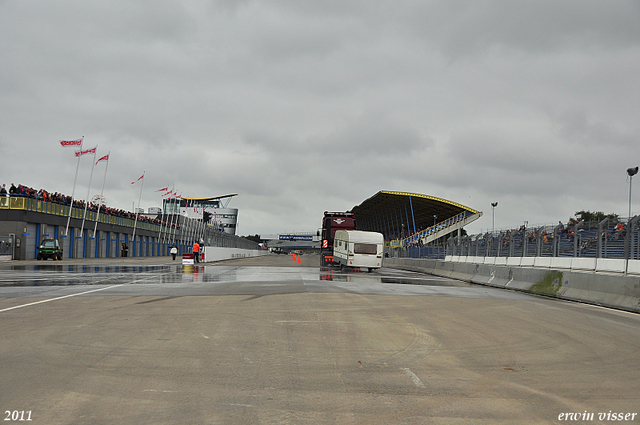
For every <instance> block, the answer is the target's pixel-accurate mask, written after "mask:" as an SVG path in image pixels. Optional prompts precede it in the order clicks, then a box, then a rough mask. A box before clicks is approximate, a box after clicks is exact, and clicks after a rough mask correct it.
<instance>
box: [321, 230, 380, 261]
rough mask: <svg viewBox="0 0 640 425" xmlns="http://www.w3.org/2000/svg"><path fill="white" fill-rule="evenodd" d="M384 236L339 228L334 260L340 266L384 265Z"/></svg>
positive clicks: (334, 245) (334, 244) (334, 247)
mask: <svg viewBox="0 0 640 425" xmlns="http://www.w3.org/2000/svg"><path fill="white" fill-rule="evenodd" d="M383 252H384V236H382V233H376V232H363V231H361V230H338V231H337V232H336V236H335V239H334V241H333V261H334V262H336V263H339V264H340V267H341V268H342V267H345V266H346V267H356V268H358V267H366V268H368V269H369V271H371V270H373V269H379V268H380V267H382V255H383Z"/></svg>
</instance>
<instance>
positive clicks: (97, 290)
mask: <svg viewBox="0 0 640 425" xmlns="http://www.w3.org/2000/svg"><path fill="white" fill-rule="evenodd" d="M143 280H147V279H138V280H134V281H133V282H128V283H120V284H118V285H111V286H105V287H104V288H98V289H92V290H91V291H84V292H78V293H76V294H69V295H63V296H61V297H56V298H49V299H47V300H41V301H35V302H32V303H28V304H21V305H15V306H13V307H9V308H5V309H2V310H0V313H3V312H5V311H9V310H15V309H18V308H22V307H29V306H32V305H37V304H42V303H48V302H49V301H57V300H62V299H64V298H71V297H76V296H78V295H86V294H90V293H92V292H99V291H105V290H107V289H113V288H117V287H118V286H124V285H130V284H132V283H136V282H142V281H143Z"/></svg>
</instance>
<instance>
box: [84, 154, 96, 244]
mask: <svg viewBox="0 0 640 425" xmlns="http://www.w3.org/2000/svg"><path fill="white" fill-rule="evenodd" d="M97 147H98V146H96V148H97ZM96 151H97V149H94V151H93V165H91V175H90V176H89V188H88V189H87V198H86V199H85V201H84V214H82V227H81V228H80V237H81V238H82V237H84V235H83V233H84V221H85V219H86V218H87V208H88V207H89V195H90V194H91V180H93V169H94V168H95V166H96Z"/></svg>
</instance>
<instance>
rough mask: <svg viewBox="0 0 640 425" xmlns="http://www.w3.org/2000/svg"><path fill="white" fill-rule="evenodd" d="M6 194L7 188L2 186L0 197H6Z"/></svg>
mask: <svg viewBox="0 0 640 425" xmlns="http://www.w3.org/2000/svg"><path fill="white" fill-rule="evenodd" d="M6 194H7V188H6V186H5V185H4V184H3V185H2V187H1V188H0V195H3V196H4V195H6Z"/></svg>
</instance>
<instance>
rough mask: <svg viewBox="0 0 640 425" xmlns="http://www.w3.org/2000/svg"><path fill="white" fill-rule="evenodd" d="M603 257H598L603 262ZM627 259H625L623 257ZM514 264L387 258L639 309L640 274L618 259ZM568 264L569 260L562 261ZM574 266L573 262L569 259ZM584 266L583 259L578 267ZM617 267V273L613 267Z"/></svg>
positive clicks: (400, 265)
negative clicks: (624, 269) (587, 267)
mask: <svg viewBox="0 0 640 425" xmlns="http://www.w3.org/2000/svg"><path fill="white" fill-rule="evenodd" d="M602 260H603V259H598V262H599V263H600V262H601V261H602ZM621 261H623V262H624V260H621ZM638 263H640V261H630V262H629V270H634V271H635V270H638V271H640V265H639V264H638ZM541 264H543V265H544V266H547V267H544V266H542V267H538V268H534V267H515V266H506V265H504V266H502V265H495V264H485V263H478V264H471V263H454V262H447V261H442V260H429V259H413V258H385V261H384V265H385V267H391V268H397V269H403V270H410V271H415V272H420V273H428V274H433V275H436V276H443V277H450V278H454V279H459V280H463V281H466V282H471V283H476V284H480V285H487V286H494V287H497V288H505V289H513V290H518V291H523V292H528V293H531V294H537V295H545V296H550V297H555V298H561V299H566V300H571V301H579V302H585V303H589V304H596V305H601V306H605V307H611V308H615V309H620V310H626V311H633V312H636V313H640V275H632V274H628V275H624V274H622V273H619V272H618V271H619V269H620V266H621V264H620V263H619V262H607V261H605V262H604V264H602V265H601V266H600V270H607V271H609V272H608V273H602V272H594V271H579V270H573V269H571V268H550V267H549V266H550V265H551V261H550V260H549V261H541ZM560 264H561V265H563V266H566V265H567V263H566V262H560ZM569 264H570V266H569V267H572V266H573V262H569ZM579 266H582V265H581V264H580V263H578V264H576V267H579ZM611 270H614V271H616V272H615V273H611V272H610V271H611Z"/></svg>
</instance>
